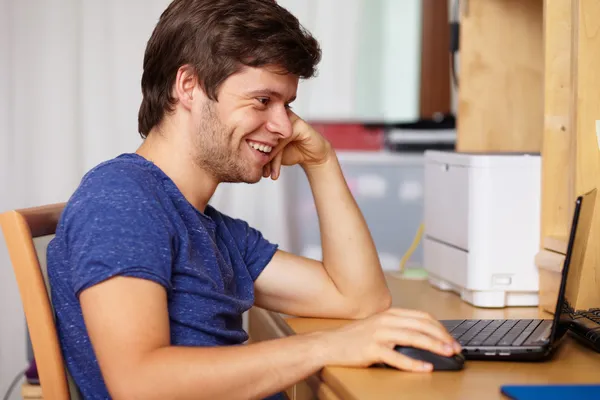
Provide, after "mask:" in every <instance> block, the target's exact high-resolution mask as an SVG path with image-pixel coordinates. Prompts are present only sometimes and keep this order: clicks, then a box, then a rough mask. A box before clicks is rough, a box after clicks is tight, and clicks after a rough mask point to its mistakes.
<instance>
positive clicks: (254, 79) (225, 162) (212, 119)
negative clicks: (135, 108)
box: [192, 67, 298, 183]
mask: <svg viewBox="0 0 600 400" xmlns="http://www.w3.org/2000/svg"><path fill="white" fill-rule="evenodd" d="M297 88H298V77H296V76H295V75H291V74H281V73H278V72H277V71H276V70H274V69H272V68H250V67H245V68H244V69H242V71H241V72H239V73H236V74H233V75H231V76H230V77H229V78H227V79H226V80H225V81H224V82H223V84H222V86H221V88H220V90H219V94H218V101H217V102H214V101H211V100H209V99H208V98H206V99H205V100H204V101H203V102H202V103H200V102H198V103H196V104H197V105H196V106H195V107H194V108H193V109H192V120H193V121H194V133H193V138H192V143H193V146H194V150H193V153H194V158H195V161H196V163H197V164H198V165H199V166H200V167H201V168H203V169H205V170H206V171H207V172H209V173H210V174H211V175H212V176H214V177H215V179H216V180H217V181H218V182H246V183H256V182H258V181H259V180H260V178H261V177H262V171H263V167H264V166H265V165H266V164H267V163H268V162H269V161H271V159H272V158H273V155H272V154H270V153H271V151H272V149H273V148H274V147H275V146H276V145H277V144H278V143H279V142H280V141H281V140H284V139H286V138H288V137H289V136H290V135H291V134H292V125H291V122H290V118H289V116H288V113H287V110H288V107H289V104H290V103H291V102H292V101H293V100H294V99H295V97H296V90H297Z"/></svg>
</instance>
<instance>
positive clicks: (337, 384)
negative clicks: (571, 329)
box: [250, 277, 600, 400]
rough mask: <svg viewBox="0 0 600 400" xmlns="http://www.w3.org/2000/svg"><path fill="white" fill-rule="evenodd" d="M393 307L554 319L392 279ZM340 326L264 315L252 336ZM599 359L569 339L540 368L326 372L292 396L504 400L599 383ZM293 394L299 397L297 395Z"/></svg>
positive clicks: (253, 318)
mask: <svg viewBox="0 0 600 400" xmlns="http://www.w3.org/2000/svg"><path fill="white" fill-rule="evenodd" d="M388 283H389V286H390V289H391V291H392V293H393V304H394V306H395V307H403V308H414V309H421V310H424V311H427V312H429V313H431V314H432V315H433V316H435V317H436V318H439V319H456V318H551V315H550V314H548V313H545V312H543V311H539V310H538V308H533V307H527V308H524V307H523V308H506V309H480V308H475V307H471V306H469V305H468V304H466V303H464V302H463V301H461V300H460V298H459V297H458V296H456V295H454V294H452V293H446V292H442V291H439V290H437V289H434V288H432V287H431V286H430V285H429V284H428V283H427V282H425V281H409V280H401V279H397V278H392V277H388ZM344 323H346V322H345V321H338V320H323V319H309V318H283V317H282V316H281V315H279V314H276V313H271V312H268V311H265V310H263V309H258V308H255V309H252V310H251V313H250V335H251V336H252V337H253V340H264V339H270V338H275V337H281V336H284V335H291V334H294V333H306V332H313V331H317V330H323V329H329V328H334V327H336V326H340V325H341V324H344ZM599 369H600V354H598V353H594V352H593V351H591V350H588V349H587V348H584V347H583V346H582V345H581V344H579V343H578V342H576V341H574V340H573V339H572V338H570V337H567V338H566V340H565V341H564V342H563V343H562V345H561V346H560V347H559V350H558V351H557V352H556V353H555V356H554V357H553V359H552V360H550V361H547V362H541V363H531V362H529V363H517V362H500V361H468V362H467V364H466V367H465V369H464V370H463V371H460V372H433V373H426V374H420V373H408V372H403V371H398V370H390V369H381V368H340V367H326V368H324V369H323V370H322V371H321V372H320V373H319V374H317V375H315V376H312V377H310V379H308V380H307V381H306V382H303V383H301V384H299V385H298V386H297V387H296V388H293V389H290V390H289V391H288V396H290V397H291V398H297V399H308V398H314V397H318V398H320V399H328V400H331V399H361V400H362V399H378V400H385V399H398V398H400V397H402V398H406V399H413V398H414V399H417V398H418V399H442V398H443V399H486V400H492V399H505V397H503V396H502V395H501V393H500V386H501V385H504V384H521V383H598V382H600V374H599V373H598V370H599ZM294 391H295V393H294Z"/></svg>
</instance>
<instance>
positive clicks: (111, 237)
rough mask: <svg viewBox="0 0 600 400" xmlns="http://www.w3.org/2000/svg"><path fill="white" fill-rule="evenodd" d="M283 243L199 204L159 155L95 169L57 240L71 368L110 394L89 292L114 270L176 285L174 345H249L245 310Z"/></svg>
mask: <svg viewBox="0 0 600 400" xmlns="http://www.w3.org/2000/svg"><path fill="white" fill-rule="evenodd" d="M276 249H277V245H275V244H272V243H270V242H268V241H267V240H266V239H265V238H263V236H262V235H261V234H260V232H258V231H257V230H255V229H253V228H251V227H250V226H248V224H247V223H246V222H244V221H241V220H238V219H233V218H230V217H228V216H226V215H224V214H221V213H220V212H218V211H217V210H215V209H214V208H212V207H211V206H208V207H207V208H206V210H205V211H204V213H201V212H199V211H198V210H197V209H195V208H194V207H193V206H192V205H191V204H190V203H189V202H188V201H187V200H186V199H185V198H184V197H183V195H182V194H181V192H180V191H179V190H178V188H177V187H176V186H175V184H174V183H173V181H172V180H171V179H170V178H169V177H168V176H166V175H165V174H164V173H163V172H162V171H161V170H160V169H159V168H158V167H156V166H155V165H154V164H153V163H151V162H149V161H147V160H146V159H144V158H143V157H141V156H138V155H136V154H123V155H121V156H119V157H116V158H114V159H112V160H109V161H107V162H104V163H102V164H100V165H99V166H97V167H95V168H94V169H92V170H91V171H90V172H88V173H87V174H86V176H85V177H84V178H83V179H82V181H81V183H80V185H79V187H78V188H77V190H76V191H75V193H74V194H73V196H72V197H71V199H70V200H69V202H68V203H67V206H66V207H65V210H64V212H63V215H62V216H61V219H60V221H59V224H58V227H57V231H56V237H55V238H54V239H53V240H52V241H51V243H50V245H49V247H48V253H47V260H48V275H49V279H50V284H51V295H52V303H53V306H54V308H55V312H56V322H57V328H58V334H59V339H60V343H61V347H62V351H63V354H64V356H65V359H66V363H67V367H68V369H69V371H70V372H71V374H72V376H73V379H74V380H75V382H76V384H77V386H78V387H79V389H80V391H81V393H82V394H83V396H84V398H86V399H107V398H110V397H109V394H108V391H107V389H106V386H105V384H104V381H103V379H102V376H101V373H100V369H99V367H98V363H97V360H96V357H95V355H94V352H93V349H92V346H91V344H90V340H89V337H88V334H87V331H86V328H85V324H84V320H83V316H82V312H81V307H80V304H79V301H78V296H79V294H80V293H81V292H82V291H83V290H85V289H86V288H89V287H90V286H93V285H95V284H98V283H99V282H102V281H104V280H106V279H109V278H111V277H114V276H117V275H120V276H130V277H137V278H142V279H148V280H151V281H154V282H156V283H158V284H159V285H161V286H163V287H164V288H165V289H166V292H167V299H168V308H169V318H170V329H171V343H172V345H179V346H220V345H240V344H242V343H243V342H244V341H246V340H247V339H248V335H247V334H246V332H245V331H244V330H243V328H242V316H241V315H242V313H243V312H244V311H246V310H248V309H249V308H250V307H251V306H252V304H253V302H254V281H255V280H256V278H257V277H258V276H259V274H260V273H261V272H262V270H263V269H264V267H265V266H266V265H267V264H268V262H269V261H270V260H271V258H272V256H273V255H274V253H275V251H276Z"/></svg>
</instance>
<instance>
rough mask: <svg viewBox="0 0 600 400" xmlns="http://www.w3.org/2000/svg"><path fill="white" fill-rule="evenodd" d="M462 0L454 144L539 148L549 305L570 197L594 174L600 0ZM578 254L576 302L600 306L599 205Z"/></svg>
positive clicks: (598, 175)
mask: <svg viewBox="0 0 600 400" xmlns="http://www.w3.org/2000/svg"><path fill="white" fill-rule="evenodd" d="M461 3H463V6H462V10H461V50H460V57H461V68H460V88H459V109H458V138H457V149H458V150H459V151H472V152H503V151H516V152H541V154H542V181H541V183H540V184H541V190H542V203H541V226H540V239H541V249H540V253H539V254H538V257H536V263H537V264H538V266H540V268H541V270H540V284H541V290H542V293H541V297H542V298H543V299H546V300H544V302H545V303H546V306H545V308H546V309H550V311H553V310H552V305H551V303H552V301H548V300H552V298H553V297H554V296H556V293H555V292H556V290H557V282H559V277H560V270H561V268H562V262H561V261H560V260H563V259H564V254H565V252H566V248H567V238H568V235H569V231H570V227H571V219H572V215H573V207H574V203H575V199H576V197H577V196H578V195H580V194H583V193H585V192H587V191H589V190H591V189H593V188H596V187H598V186H599V183H600V139H599V134H600V132H599V130H600V73H599V72H598V71H600V51H598V49H600V1H597V0H560V1H556V0H545V1H544V0H476V1H475V0H465V1H461ZM599 197H600V196H599ZM596 208H597V209H598V208H600V205H598V204H597V205H596ZM561 256H562V258H561ZM583 263H584V267H583V269H584V272H583V275H582V278H581V285H580V290H581V291H582V292H581V293H582V294H581V296H579V297H578V303H577V304H576V307H578V308H588V307H590V306H591V305H595V306H596V307H597V306H598V304H600V210H596V212H595V215H594V220H593V222H592V228H591V232H590V237H589V241H588V245H587V250H586V253H585V255H584V262H583Z"/></svg>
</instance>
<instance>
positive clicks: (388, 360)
mask: <svg viewBox="0 0 600 400" xmlns="http://www.w3.org/2000/svg"><path fill="white" fill-rule="evenodd" d="M380 359H381V361H382V362H384V363H385V364H387V365H389V366H390V367H394V368H397V369H401V370H404V371H413V372H428V371H432V370H433V365H431V364H430V363H427V362H423V361H419V360H415V359H413V358H410V357H407V356H405V355H403V354H400V353H398V352H397V351H396V350H393V349H390V348H387V347H381V354H380Z"/></svg>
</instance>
